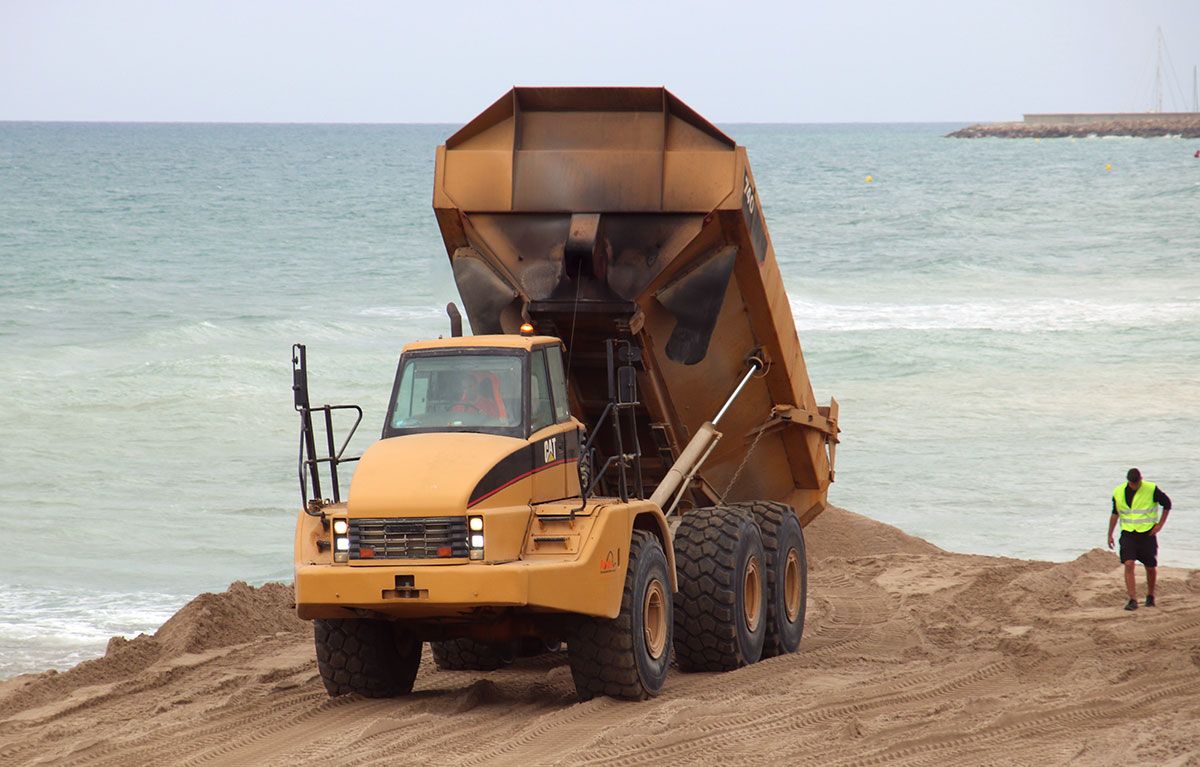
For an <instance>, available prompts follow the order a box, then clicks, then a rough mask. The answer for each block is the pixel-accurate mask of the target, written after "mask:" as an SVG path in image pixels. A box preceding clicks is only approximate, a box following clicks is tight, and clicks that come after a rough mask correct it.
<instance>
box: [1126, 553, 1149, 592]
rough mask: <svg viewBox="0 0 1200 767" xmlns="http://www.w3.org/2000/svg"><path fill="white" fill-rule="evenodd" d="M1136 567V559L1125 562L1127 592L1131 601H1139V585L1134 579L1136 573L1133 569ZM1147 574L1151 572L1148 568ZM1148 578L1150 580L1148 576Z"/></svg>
mask: <svg viewBox="0 0 1200 767" xmlns="http://www.w3.org/2000/svg"><path fill="white" fill-rule="evenodd" d="M1136 566H1137V560H1136V559H1126V560H1125V591H1126V592H1127V593H1128V594H1129V598H1130V599H1137V583H1136V579H1135V577H1134V575H1135V571H1134V569H1133V568H1134V567H1136ZM1146 572H1147V573H1149V572H1150V570H1149V568H1147V570H1146ZM1147 578H1149V576H1148V575H1147Z"/></svg>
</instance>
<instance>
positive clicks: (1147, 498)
mask: <svg viewBox="0 0 1200 767" xmlns="http://www.w3.org/2000/svg"><path fill="white" fill-rule="evenodd" d="M1128 485H1129V483H1128V482H1122V483H1121V484H1119V485H1117V489H1116V490H1113V500H1114V501H1116V503H1117V513H1118V514H1120V515H1121V529H1122V530H1129V531H1130V532H1134V533H1144V532H1147V531H1149V530H1150V528H1152V527H1154V526H1155V525H1156V524H1158V504H1157V503H1155V502H1154V488H1155V487H1156V486H1155V484H1154V483H1153V482H1147V481H1145V480H1142V486H1141V487H1139V488H1138V489H1137V492H1136V493H1134V494H1133V503H1125V488H1126V487H1127V486H1128Z"/></svg>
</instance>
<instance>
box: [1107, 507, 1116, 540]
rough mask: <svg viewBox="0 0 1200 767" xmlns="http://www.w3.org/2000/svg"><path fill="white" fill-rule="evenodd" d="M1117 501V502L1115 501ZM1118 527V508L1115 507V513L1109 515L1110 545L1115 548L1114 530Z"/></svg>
mask: <svg viewBox="0 0 1200 767" xmlns="http://www.w3.org/2000/svg"><path fill="white" fill-rule="evenodd" d="M1114 503H1115V502H1114ZM1116 529H1117V510H1116V509H1113V513H1112V514H1110V515H1109V517H1108V547H1109V548H1110V549H1111V548H1113V530H1116Z"/></svg>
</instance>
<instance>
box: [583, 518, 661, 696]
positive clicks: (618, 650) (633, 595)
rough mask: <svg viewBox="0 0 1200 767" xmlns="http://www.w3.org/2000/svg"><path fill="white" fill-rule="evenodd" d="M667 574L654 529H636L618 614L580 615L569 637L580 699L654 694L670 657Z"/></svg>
mask: <svg viewBox="0 0 1200 767" xmlns="http://www.w3.org/2000/svg"><path fill="white" fill-rule="evenodd" d="M672 610H673V607H672V600H671V578H670V576H669V575H668V574H667V555H666V554H664V553H663V548H662V544H660V543H659V541H658V538H656V537H655V536H654V534H653V533H649V532H646V531H645V530H634V531H633V539H632V540H631V541H630V544H629V556H628V562H627V566H626V572H625V588H624V590H623V591H622V594H621V611H620V612H619V613H618V614H617V617H616V618H613V619H611V620H608V619H605V618H581V619H579V622H578V623H577V624H576V625H575V627H574V630H573V632H572V633H571V636H570V638H569V639H568V641H567V657H568V659H569V660H570V663H571V676H572V677H573V678H574V680H575V690H576V692H578V694H579V699H580V700H591V699H592V698H594V697H596V696H598V695H607V696H609V697H612V698H624V699H626V700H645V699H647V698H650V697H653V696H655V695H658V693H659V692H660V691H661V690H662V687H663V684H664V682H666V679H667V669H668V667H669V666H670V663H671V629H672V625H673V620H672Z"/></svg>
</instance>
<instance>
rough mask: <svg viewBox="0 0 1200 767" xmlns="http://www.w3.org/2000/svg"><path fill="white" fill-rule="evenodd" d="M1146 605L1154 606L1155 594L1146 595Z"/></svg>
mask: <svg viewBox="0 0 1200 767" xmlns="http://www.w3.org/2000/svg"><path fill="white" fill-rule="evenodd" d="M1146 607H1154V595H1153V594H1147V595H1146Z"/></svg>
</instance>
